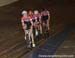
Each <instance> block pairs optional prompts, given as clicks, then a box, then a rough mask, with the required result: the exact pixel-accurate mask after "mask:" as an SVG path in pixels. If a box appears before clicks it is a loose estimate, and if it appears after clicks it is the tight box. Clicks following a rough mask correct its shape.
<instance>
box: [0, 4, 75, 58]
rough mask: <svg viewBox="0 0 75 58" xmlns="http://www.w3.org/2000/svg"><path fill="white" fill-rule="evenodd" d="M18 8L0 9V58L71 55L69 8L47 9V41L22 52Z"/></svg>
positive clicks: (73, 36)
mask: <svg viewBox="0 0 75 58" xmlns="http://www.w3.org/2000/svg"><path fill="white" fill-rule="evenodd" d="M21 8H22V7H21V5H20V4H19V3H14V4H11V5H7V6H4V7H0V58H27V57H29V58H37V57H36V56H38V54H42V53H43V54H47V53H48V54H64V53H65V54H71V55H72V54H73V55H75V46H74V45H75V43H74V42H75V27H74V26H75V25H74V23H75V20H73V19H74V14H75V12H73V11H74V10H75V8H74V7H73V6H65V7H63V6H62V7H61V6H51V7H50V8H49V7H48V8H49V9H50V11H51V14H52V15H51V24H50V27H51V30H50V33H51V35H50V37H49V38H48V40H47V41H45V40H43V41H44V42H42V40H41V41H40V42H37V43H39V44H38V46H37V48H34V49H27V48H26V42H25V40H24V37H23V36H24V33H23V30H22V27H21V23H20V12H21V10H22V9H21ZM65 12H66V13H65ZM68 12H69V13H70V14H69V13H68ZM52 36H53V37H52ZM74 58H75V57H74Z"/></svg>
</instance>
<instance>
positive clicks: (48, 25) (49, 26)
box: [47, 12, 50, 27]
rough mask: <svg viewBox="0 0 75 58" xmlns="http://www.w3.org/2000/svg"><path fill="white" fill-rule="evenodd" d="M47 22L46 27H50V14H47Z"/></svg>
mask: <svg viewBox="0 0 75 58" xmlns="http://www.w3.org/2000/svg"><path fill="white" fill-rule="evenodd" d="M47 22H48V24H47V25H48V27H50V26H49V25H50V13H49V12H48V20H47Z"/></svg>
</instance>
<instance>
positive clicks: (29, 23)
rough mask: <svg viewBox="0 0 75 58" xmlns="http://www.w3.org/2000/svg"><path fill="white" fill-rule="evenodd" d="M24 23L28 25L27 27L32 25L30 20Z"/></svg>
mask: <svg viewBox="0 0 75 58" xmlns="http://www.w3.org/2000/svg"><path fill="white" fill-rule="evenodd" d="M24 23H25V24H26V25H27V29H30V27H31V22H30V21H24Z"/></svg>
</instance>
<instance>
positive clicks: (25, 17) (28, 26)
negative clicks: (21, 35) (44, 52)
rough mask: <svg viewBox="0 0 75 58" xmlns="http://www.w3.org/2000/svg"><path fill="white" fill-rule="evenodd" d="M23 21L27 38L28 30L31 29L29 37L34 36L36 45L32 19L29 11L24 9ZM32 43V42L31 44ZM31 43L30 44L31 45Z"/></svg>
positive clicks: (33, 45)
mask: <svg viewBox="0 0 75 58" xmlns="http://www.w3.org/2000/svg"><path fill="white" fill-rule="evenodd" d="M21 23H22V26H23V29H24V32H25V40H26V39H27V38H26V34H27V31H28V30H29V39H28V40H30V37H31V38H32V42H31V43H32V47H35V44H34V40H33V39H34V37H33V33H32V26H31V25H32V19H31V17H30V16H29V15H28V14H27V11H25V10H24V11H22V18H21ZM31 43H30V44H31ZM30 44H29V45H28V46H30Z"/></svg>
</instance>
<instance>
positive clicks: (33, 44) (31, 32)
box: [30, 26, 35, 47]
mask: <svg viewBox="0 0 75 58" xmlns="http://www.w3.org/2000/svg"><path fill="white" fill-rule="evenodd" d="M30 35H31V39H32V47H35V42H34V35H33V26H31V28H30Z"/></svg>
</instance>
